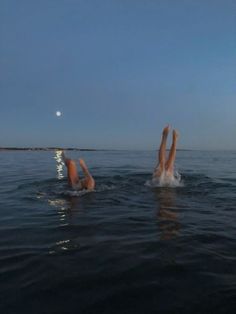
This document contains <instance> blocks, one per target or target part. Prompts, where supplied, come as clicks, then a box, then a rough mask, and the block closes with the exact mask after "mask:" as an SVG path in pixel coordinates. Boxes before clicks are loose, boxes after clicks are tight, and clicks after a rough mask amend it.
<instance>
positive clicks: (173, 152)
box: [165, 130, 178, 175]
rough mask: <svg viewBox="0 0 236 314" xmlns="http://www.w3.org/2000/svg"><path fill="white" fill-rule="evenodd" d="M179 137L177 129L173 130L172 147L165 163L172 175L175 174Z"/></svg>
mask: <svg viewBox="0 0 236 314" xmlns="http://www.w3.org/2000/svg"><path fill="white" fill-rule="evenodd" d="M177 139H178V133H177V131H176V130H173V140H172V145H171V148H170V152H169V157H168V160H167V162H166V164H165V169H166V171H167V172H168V174H171V175H173V174H174V163H175V157H176V145H177Z"/></svg>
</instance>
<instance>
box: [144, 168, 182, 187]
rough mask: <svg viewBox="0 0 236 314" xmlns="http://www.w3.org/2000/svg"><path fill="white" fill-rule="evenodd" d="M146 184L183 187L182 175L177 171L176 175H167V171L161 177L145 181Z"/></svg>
mask: <svg viewBox="0 0 236 314" xmlns="http://www.w3.org/2000/svg"><path fill="white" fill-rule="evenodd" d="M145 185H146V186H149V187H152V188H155V187H171V188H176V187H181V186H183V185H184V184H183V182H182V181H181V175H180V173H178V172H177V171H176V172H175V174H174V175H172V176H170V175H167V174H166V173H165V172H163V173H162V175H161V176H160V177H159V178H152V179H151V180H148V181H147V182H146V183H145Z"/></svg>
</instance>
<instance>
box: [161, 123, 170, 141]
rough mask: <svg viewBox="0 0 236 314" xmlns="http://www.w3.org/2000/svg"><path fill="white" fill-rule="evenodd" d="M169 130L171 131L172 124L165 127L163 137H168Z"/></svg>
mask: <svg viewBox="0 0 236 314" xmlns="http://www.w3.org/2000/svg"><path fill="white" fill-rule="evenodd" d="M169 131H170V126H169V124H168V125H167V126H166V127H164V129H163V131H162V139H165V140H166V139H167V137H168V134H169Z"/></svg>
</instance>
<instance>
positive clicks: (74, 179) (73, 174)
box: [62, 152, 80, 188]
mask: <svg viewBox="0 0 236 314" xmlns="http://www.w3.org/2000/svg"><path fill="white" fill-rule="evenodd" d="M62 159H63V161H64V163H65V165H66V168H67V178H68V183H69V185H70V186H71V187H73V188H74V187H76V186H78V184H79V183H80V180H79V175H78V172H77V167H76V163H75V161H74V160H72V159H70V158H66V156H65V153H64V152H62Z"/></svg>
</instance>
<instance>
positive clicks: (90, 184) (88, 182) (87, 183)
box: [79, 159, 95, 190]
mask: <svg viewBox="0 0 236 314" xmlns="http://www.w3.org/2000/svg"><path fill="white" fill-rule="evenodd" d="M79 164H80V167H81V169H82V171H83V173H84V176H85V178H84V179H83V180H81V183H82V187H83V188H85V189H88V190H93V189H94V187H95V181H94V178H93V177H92V175H91V174H90V172H89V170H88V167H87V165H86V163H85V161H84V160H83V159H80V160H79Z"/></svg>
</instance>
